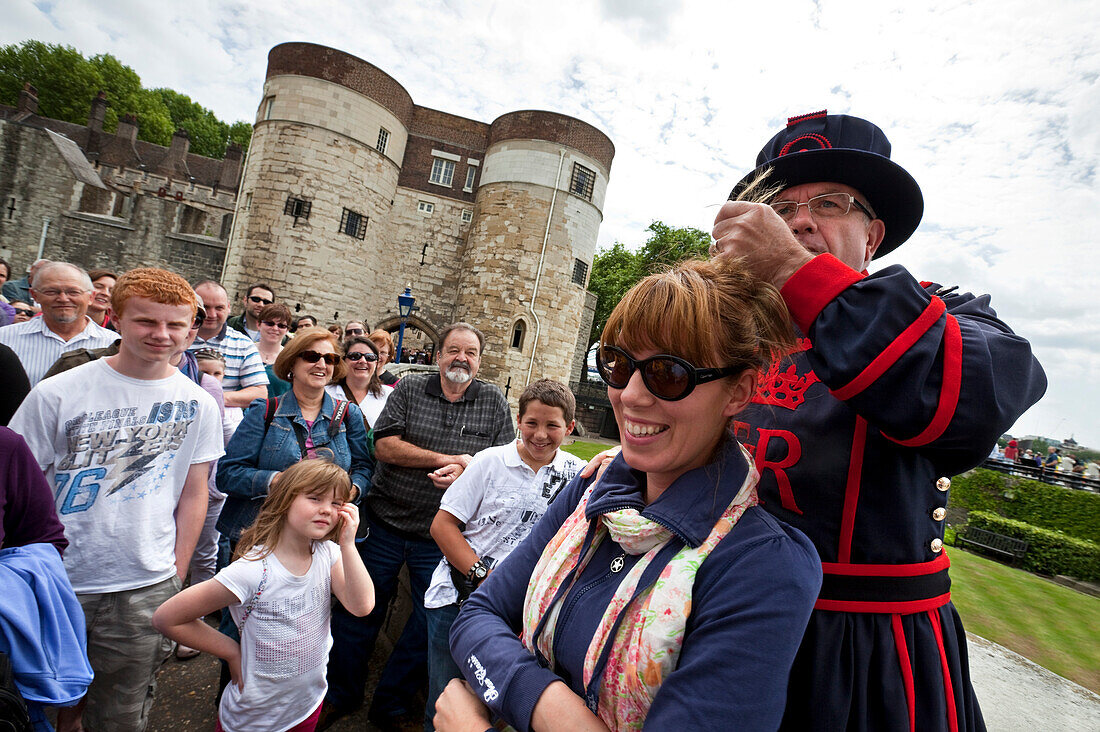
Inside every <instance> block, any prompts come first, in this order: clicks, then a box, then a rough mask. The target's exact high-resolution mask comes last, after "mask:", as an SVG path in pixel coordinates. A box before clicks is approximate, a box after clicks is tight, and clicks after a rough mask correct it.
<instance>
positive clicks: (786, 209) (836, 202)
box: [771, 193, 875, 221]
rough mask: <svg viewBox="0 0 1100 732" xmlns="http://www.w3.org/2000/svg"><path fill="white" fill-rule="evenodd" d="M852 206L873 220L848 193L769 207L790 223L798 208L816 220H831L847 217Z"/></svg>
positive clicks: (775, 204) (779, 203)
mask: <svg viewBox="0 0 1100 732" xmlns="http://www.w3.org/2000/svg"><path fill="white" fill-rule="evenodd" d="M853 205H854V206H855V207H856V208H858V209H859V210H860V211H862V212H863V213H865V214H867V216H868V217H869V218H872V219H873V218H875V215H874V214H873V213H871V212H870V211H868V210H867V207H866V206H864V205H863V204H862V203H860V202H859V201H857V200H856V197H855V196H853V195H852V194H850V193H825V194H823V195H820V196H814V197H813V198H811V199H810V200H809V201H806V202H805V203H797V202H795V201H776V202H774V203H772V204H771V207H772V210H774V211H775V212H776V213H777V214H779V216H780V218H782V219H783V220H784V221H790V220H791V219H793V218H794V217H795V216H796V215H797V214H798V207H799V206H805V207H806V208H808V209H809V210H810V213H811V214H813V215H814V216H817V217H818V218H823V219H832V218H838V217H840V216H845V215H847V214H848V212H849V211H851V210H852V206H853Z"/></svg>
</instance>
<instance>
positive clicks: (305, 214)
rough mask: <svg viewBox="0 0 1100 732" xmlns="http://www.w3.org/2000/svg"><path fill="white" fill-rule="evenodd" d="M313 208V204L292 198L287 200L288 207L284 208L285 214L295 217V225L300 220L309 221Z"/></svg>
mask: <svg viewBox="0 0 1100 732" xmlns="http://www.w3.org/2000/svg"><path fill="white" fill-rule="evenodd" d="M310 208H311V202H310V201H305V200H302V199H301V198H294V197H290V198H288V199H286V206H284V207H283V213H284V214H286V215H287V216H293V217H294V223H295V224H297V223H298V219H306V220H307V221H308V220H309V209H310Z"/></svg>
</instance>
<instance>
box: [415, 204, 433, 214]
mask: <svg viewBox="0 0 1100 732" xmlns="http://www.w3.org/2000/svg"><path fill="white" fill-rule="evenodd" d="M416 210H417V211H419V212H420V213H422V214H430V213H431V212H432V211H435V204H434V203H429V202H428V201H421V202H420V203H418V204H416Z"/></svg>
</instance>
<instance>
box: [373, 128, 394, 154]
mask: <svg viewBox="0 0 1100 732" xmlns="http://www.w3.org/2000/svg"><path fill="white" fill-rule="evenodd" d="M389 141H390V131H389V130H387V129H386V128H385V127H380V128H379V129H378V144H377V145H375V146H374V147H375V149H377V150H378V152H380V153H383V154H384V153H385V152H386V145H388V144H389Z"/></svg>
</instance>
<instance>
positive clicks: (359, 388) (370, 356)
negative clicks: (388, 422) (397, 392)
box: [325, 331, 393, 429]
mask: <svg viewBox="0 0 1100 732" xmlns="http://www.w3.org/2000/svg"><path fill="white" fill-rule="evenodd" d="M345 332H346V331H345ZM344 365H345V366H346V367H347V370H348V372H347V374H346V375H345V376H344V378H342V379H339V380H338V381H336V382H335V383H332V384H329V385H328V386H326V387H325V391H327V392H328V393H329V394H331V395H332V396H333V397H335V398H336V399H347V400H348V401H349V402H351V403H352V404H358V405H359V409H361V410H362V411H363V419H365V420H366V421H367V429H370V428H371V427H372V426H373V425H374V422H375V420H377V419H378V415H380V414H381V413H382V407H384V406H386V399H387V398H389V396H390V392H392V391H393V387H392V386H386V385H385V384H383V383H382V382H381V381H379V379H378V365H379V359H378V347H377V346H375V345H374V343H372V342H371V341H370V340H369V339H367V338H366V337H365V336H355V337H353V338H350V339H348V340H347V341H345V342H344Z"/></svg>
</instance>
